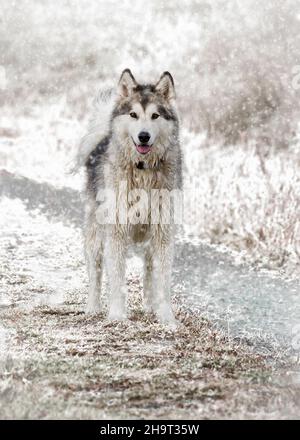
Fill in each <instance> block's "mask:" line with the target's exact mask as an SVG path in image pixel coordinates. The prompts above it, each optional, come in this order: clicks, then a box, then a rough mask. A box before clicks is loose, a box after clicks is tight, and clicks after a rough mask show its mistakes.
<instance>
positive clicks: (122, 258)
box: [106, 230, 126, 320]
mask: <svg viewBox="0 0 300 440" xmlns="http://www.w3.org/2000/svg"><path fill="white" fill-rule="evenodd" d="M125 262H126V241H125V239H124V238H123V237H122V235H121V234H120V233H118V231H117V230H113V232H112V233H111V234H110V235H109V236H108V240H107V243H106V268H107V271H106V272H107V276H108V283H109V286H110V301H109V313H108V318H109V319H111V320H123V319H126V286H125V269H126V264H125Z"/></svg>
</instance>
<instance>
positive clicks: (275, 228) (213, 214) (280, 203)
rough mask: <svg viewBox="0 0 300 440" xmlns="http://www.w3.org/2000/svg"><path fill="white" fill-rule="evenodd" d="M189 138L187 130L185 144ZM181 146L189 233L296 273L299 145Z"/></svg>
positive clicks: (299, 245) (240, 255) (299, 227)
mask: <svg viewBox="0 0 300 440" xmlns="http://www.w3.org/2000/svg"><path fill="white" fill-rule="evenodd" d="M192 138H193V136H192V135H191V134H190V133H189V134H188V139H190V144H189V140H187V145H188V146H189V147H188V148H190V146H191V145H192V144H193V142H195V141H193V140H192ZM197 142H201V140H200V139H198V140H197ZM185 151H186V166H187V172H186V189H187V191H188V194H191V195H192V197H190V198H189V200H188V203H187V206H186V212H187V219H186V221H187V223H188V227H187V228H186V229H187V233H188V234H190V235H191V236H192V237H200V238H202V239H204V240H206V241H208V242H210V243H213V244H218V245H225V246H227V247H228V248H229V249H231V250H232V251H236V252H234V253H235V256H236V258H237V259H241V260H246V261H248V262H251V263H256V264H259V265H262V266H264V267H266V268H270V269H279V270H281V271H282V273H284V272H286V273H288V274H290V275H291V274H294V275H299V258H300V173H299V171H300V160H299V150H297V148H294V149H293V148H292V147H291V148H290V150H289V151H288V152H287V151H281V152H277V153H276V154H272V153H270V154H267V153H266V154H264V152H262V151H259V149H258V148H257V146H255V145H252V146H248V147H247V148H245V146H242V145H235V146H228V147H226V148H221V147H218V146H215V147H210V148H208V147H206V146H205V145H203V148H200V149H198V150H196V151H193V152H192V153H190V152H187V150H185Z"/></svg>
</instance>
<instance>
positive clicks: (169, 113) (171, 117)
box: [157, 104, 177, 121]
mask: <svg viewBox="0 0 300 440" xmlns="http://www.w3.org/2000/svg"><path fill="white" fill-rule="evenodd" d="M157 110H158V113H159V114H160V116H161V117H162V118H164V119H166V120H167V121H177V118H176V115H175V113H174V112H173V110H172V109H171V108H168V107H166V106H164V105H162V104H159V105H158V106H157Z"/></svg>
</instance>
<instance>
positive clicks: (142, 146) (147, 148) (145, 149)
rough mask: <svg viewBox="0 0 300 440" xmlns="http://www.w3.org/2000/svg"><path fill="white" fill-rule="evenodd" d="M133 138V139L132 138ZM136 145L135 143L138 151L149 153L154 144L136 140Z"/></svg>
mask: <svg viewBox="0 0 300 440" xmlns="http://www.w3.org/2000/svg"><path fill="white" fill-rule="evenodd" d="M132 140H133V139H132ZM133 142H134V141H133ZM134 145H135V148H136V149H137V151H138V152H139V153H140V154H147V153H149V151H150V150H151V148H152V145H148V144H136V143H135V142H134Z"/></svg>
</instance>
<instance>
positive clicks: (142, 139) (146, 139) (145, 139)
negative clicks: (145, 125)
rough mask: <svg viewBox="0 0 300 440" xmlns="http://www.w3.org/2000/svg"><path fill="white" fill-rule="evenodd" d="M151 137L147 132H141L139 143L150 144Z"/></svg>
mask: <svg viewBox="0 0 300 440" xmlns="http://www.w3.org/2000/svg"><path fill="white" fill-rule="evenodd" d="M150 137H151V136H150V134H149V133H148V132H147V131H141V132H140V134H139V141H140V142H141V143H142V144H147V142H149V139H150Z"/></svg>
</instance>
